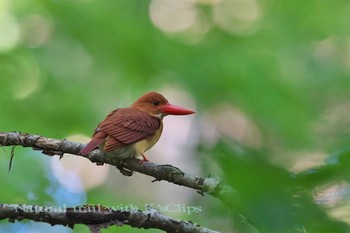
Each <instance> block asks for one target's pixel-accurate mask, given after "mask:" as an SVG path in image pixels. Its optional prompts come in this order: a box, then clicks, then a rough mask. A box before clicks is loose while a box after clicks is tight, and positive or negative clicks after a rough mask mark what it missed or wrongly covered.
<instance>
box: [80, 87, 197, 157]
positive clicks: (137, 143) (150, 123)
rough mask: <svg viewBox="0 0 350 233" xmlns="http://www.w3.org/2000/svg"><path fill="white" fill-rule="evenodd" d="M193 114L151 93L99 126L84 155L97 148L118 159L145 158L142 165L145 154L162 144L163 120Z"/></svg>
mask: <svg viewBox="0 0 350 233" xmlns="http://www.w3.org/2000/svg"><path fill="white" fill-rule="evenodd" d="M193 113H195V112H194V111H192V110H189V109H185V108H182V107H179V106H176V105H172V104H170V103H169V102H168V100H167V99H166V98H165V97H164V96H163V95H161V94H159V93H157V92H149V93H147V94H145V95H143V96H142V97H140V98H139V99H138V100H136V101H135V102H134V103H133V104H132V105H131V106H130V107H128V108H117V109H116V110H114V111H112V112H110V113H109V114H108V115H107V117H106V118H105V119H104V120H103V121H102V122H101V123H100V124H98V126H97V128H96V129H95V131H94V133H93V135H92V139H91V141H90V142H89V143H88V144H87V145H86V147H85V148H84V149H83V150H82V151H80V154H81V155H86V154H88V153H89V152H91V151H92V150H94V149H96V148H97V147H98V148H100V149H101V150H102V151H103V152H104V153H105V154H107V156H113V157H114V158H116V159H126V158H134V157H136V156H138V155H141V156H142V157H143V159H142V160H141V163H143V162H145V161H148V159H147V158H146V156H145V151H147V150H149V149H151V147H152V146H153V145H154V144H155V143H156V142H157V141H158V139H159V138H160V135H161V134H162V130H163V117H164V116H167V115H188V114H193Z"/></svg>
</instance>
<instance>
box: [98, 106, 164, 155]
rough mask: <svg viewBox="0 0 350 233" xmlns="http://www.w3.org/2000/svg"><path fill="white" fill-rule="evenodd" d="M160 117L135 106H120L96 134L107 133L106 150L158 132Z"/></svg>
mask: <svg viewBox="0 0 350 233" xmlns="http://www.w3.org/2000/svg"><path fill="white" fill-rule="evenodd" d="M160 125H161V122H160V119H158V118H156V117H152V116H150V115H149V114H147V113H145V112H142V111H139V110H137V109H134V108H120V109H117V110H115V111H113V112H111V113H110V114H109V115H108V116H107V117H106V119H105V120H104V121H102V122H101V123H100V124H99V125H98V128H97V129H96V131H95V134H94V136H95V135H96V136H98V137H101V135H102V134H103V135H106V136H107V138H108V140H107V141H106V144H105V146H104V150H105V151H106V152H108V151H111V150H114V149H116V148H119V147H122V146H126V145H130V144H133V143H135V142H138V141H140V140H142V139H145V138H147V137H148V136H151V135H153V134H155V133H156V131H157V130H158V129H159V128H160Z"/></svg>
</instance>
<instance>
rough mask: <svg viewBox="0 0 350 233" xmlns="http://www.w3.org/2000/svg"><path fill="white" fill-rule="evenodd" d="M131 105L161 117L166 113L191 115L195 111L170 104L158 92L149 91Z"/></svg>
mask: <svg viewBox="0 0 350 233" xmlns="http://www.w3.org/2000/svg"><path fill="white" fill-rule="evenodd" d="M131 107H132V108H135V109H138V110H140V111H143V112H147V113H148V114H150V115H152V116H156V117H159V118H163V117H164V116H166V115H189V114H193V113H195V112H194V111H192V110H189V109H186V108H182V107H179V106H176V105H173V104H169V102H168V100H167V99H166V98H165V97H164V96H163V95H161V94H159V93H157V92H149V93H147V94H145V95H143V96H142V97H140V98H139V99H138V100H136V101H135V103H133V104H132V105H131Z"/></svg>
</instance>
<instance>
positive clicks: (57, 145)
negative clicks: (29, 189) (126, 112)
mask: <svg viewBox="0 0 350 233" xmlns="http://www.w3.org/2000/svg"><path fill="white" fill-rule="evenodd" d="M11 145H12V146H16V145H19V146H23V147H32V148H33V149H34V150H41V151H42V153H43V154H46V155H49V156H53V155H59V156H63V154H64V153H69V154H74V155H77V156H81V155H79V152H80V151H81V150H82V149H83V148H84V146H85V145H84V144H80V143H77V142H72V141H68V140H58V139H53V138H46V137H42V136H40V135H33V134H23V133H19V132H0V146H11ZM82 157H84V158H87V159H89V160H90V161H91V162H94V163H96V164H97V165H102V164H104V163H107V164H110V165H113V166H116V167H117V168H118V169H119V170H120V171H121V172H122V174H123V175H127V176H131V175H132V172H133V171H137V172H140V173H143V174H145V175H149V176H152V177H154V178H155V180H154V181H161V180H166V181H168V182H171V183H174V184H177V185H181V186H185V187H189V188H192V189H195V190H197V191H198V192H199V193H201V194H203V193H208V194H210V195H212V196H214V197H217V198H220V199H221V200H223V201H225V200H228V199H231V198H232V195H233V194H234V191H233V189H232V187H230V186H229V185H227V184H225V182H223V181H222V180H220V179H219V178H217V177H208V178H201V177H199V176H195V175H191V174H188V173H184V172H183V171H181V170H180V169H179V168H177V167H174V166H172V165H169V164H165V165H157V164H155V163H151V162H144V163H140V160H139V159H136V158H134V159H125V160H122V161H120V160H113V158H110V157H109V156H106V155H105V154H103V153H102V152H101V151H100V150H94V151H92V152H90V153H89V154H88V155H86V156H82Z"/></svg>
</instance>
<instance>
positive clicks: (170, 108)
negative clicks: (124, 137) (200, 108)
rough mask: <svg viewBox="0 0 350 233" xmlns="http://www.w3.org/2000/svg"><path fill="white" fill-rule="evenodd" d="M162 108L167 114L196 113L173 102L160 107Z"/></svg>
mask: <svg viewBox="0 0 350 233" xmlns="http://www.w3.org/2000/svg"><path fill="white" fill-rule="evenodd" d="M160 109H161V110H162V111H163V112H164V113H165V114H167V115H189V114H193V113H195V112H194V111H192V110H189V109H186V108H183V107H179V106H176V105H172V104H166V105H164V106H162V107H160Z"/></svg>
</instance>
